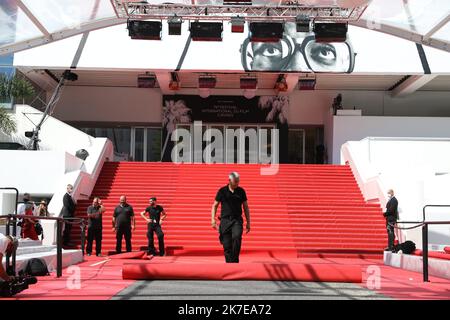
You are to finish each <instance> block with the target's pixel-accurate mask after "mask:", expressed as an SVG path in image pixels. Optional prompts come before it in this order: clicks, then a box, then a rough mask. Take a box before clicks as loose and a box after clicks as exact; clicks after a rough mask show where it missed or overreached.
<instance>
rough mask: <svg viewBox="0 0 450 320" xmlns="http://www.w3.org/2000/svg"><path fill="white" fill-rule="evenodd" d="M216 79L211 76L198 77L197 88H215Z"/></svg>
mask: <svg viewBox="0 0 450 320" xmlns="http://www.w3.org/2000/svg"><path fill="white" fill-rule="evenodd" d="M216 83H217V79H216V77H213V76H200V77H199V78H198V87H199V88H201V89H213V88H215V87H216Z"/></svg>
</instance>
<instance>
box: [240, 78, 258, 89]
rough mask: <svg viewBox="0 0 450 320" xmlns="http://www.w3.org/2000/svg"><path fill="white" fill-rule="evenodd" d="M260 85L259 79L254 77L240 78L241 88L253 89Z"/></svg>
mask: <svg viewBox="0 0 450 320" xmlns="http://www.w3.org/2000/svg"><path fill="white" fill-rule="evenodd" d="M257 86H258V79H256V78H254V77H242V78H241V80H240V87H241V89H253V90H255V89H256V87H257Z"/></svg>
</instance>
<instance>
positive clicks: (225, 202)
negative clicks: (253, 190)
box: [211, 172, 250, 263]
mask: <svg viewBox="0 0 450 320" xmlns="http://www.w3.org/2000/svg"><path fill="white" fill-rule="evenodd" d="M229 181H230V183H229V184H228V185H226V186H224V187H222V188H220V189H219V191H218V192H217V194H216V198H215V202H214V205H213V208H212V221H211V223H212V226H213V228H216V223H215V214H216V210H217V207H218V205H219V203H220V204H221V214H220V225H219V240H220V242H221V244H222V246H223V250H224V256H225V261H226V262H227V263H237V262H239V254H240V251H241V244H242V233H243V218H242V207H244V210H245V216H246V219H247V233H248V232H249V231H250V213H249V209H248V205H247V194H246V193H245V190H244V189H243V188H241V187H239V186H238V184H239V174H238V173H237V172H232V173H231V174H230V175H229Z"/></svg>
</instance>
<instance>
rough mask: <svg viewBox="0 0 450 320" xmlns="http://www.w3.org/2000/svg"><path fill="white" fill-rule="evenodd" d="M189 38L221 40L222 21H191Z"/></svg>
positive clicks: (195, 39) (194, 39)
mask: <svg viewBox="0 0 450 320" xmlns="http://www.w3.org/2000/svg"><path fill="white" fill-rule="evenodd" d="M189 30H190V32H191V38H192V40H193V41H222V31H223V24H222V22H198V21H195V22H191V25H190V28H189Z"/></svg>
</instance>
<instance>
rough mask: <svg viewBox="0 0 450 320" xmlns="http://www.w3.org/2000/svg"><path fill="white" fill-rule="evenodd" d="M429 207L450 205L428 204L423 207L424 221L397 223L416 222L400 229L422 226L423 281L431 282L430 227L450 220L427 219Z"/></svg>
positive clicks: (400, 222)
mask: <svg viewBox="0 0 450 320" xmlns="http://www.w3.org/2000/svg"><path fill="white" fill-rule="evenodd" d="M427 208H450V205H434V204H428V205H426V206H424V207H423V210H422V212H423V221H398V222H397V224H415V226H413V227H411V228H398V229H416V228H419V227H422V273H423V281H424V282H429V281H430V280H429V270H428V227H429V226H430V225H447V224H448V225H450V221H426V209H427Z"/></svg>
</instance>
